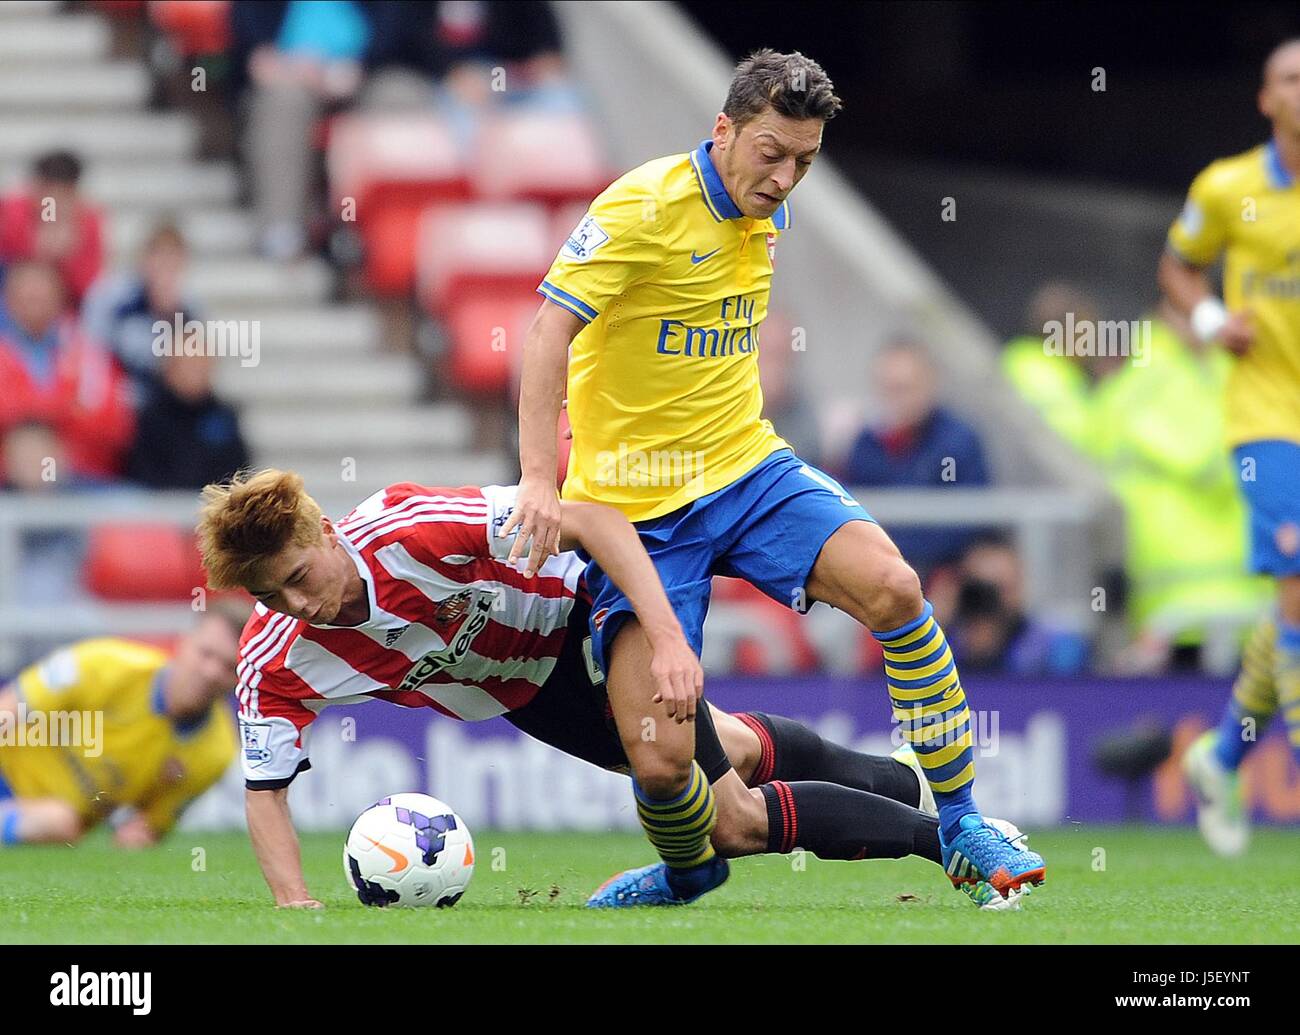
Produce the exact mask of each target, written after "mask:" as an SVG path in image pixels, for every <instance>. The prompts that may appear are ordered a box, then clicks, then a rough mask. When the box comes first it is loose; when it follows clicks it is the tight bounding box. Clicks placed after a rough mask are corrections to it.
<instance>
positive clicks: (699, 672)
mask: <svg viewBox="0 0 1300 1035" xmlns="http://www.w3.org/2000/svg"><path fill="white" fill-rule="evenodd" d="M650 676H651V678H652V679H653V680H654V685H655V695H654V698H653V700H654V702H655V704H662V705H664V706H665V707H666V708H667V710H668V717H669V718H670V719H672V720H673V721H674V722H677V723H682V722H693V721H694V720H695V710H696V703H697V702H698V701H699V699H700V695H701V694H702V693H704V669H702V668H701V667H700V659H699V658H697V657H696V656H695V651H693V650H691V645H690V644H689V643H687V642H686V637H684V636H678V637H675V638H674V639H671V640H668V641H667V642H664V643H658V644H655V645H654V657H653V658H652V659H651V660H650Z"/></svg>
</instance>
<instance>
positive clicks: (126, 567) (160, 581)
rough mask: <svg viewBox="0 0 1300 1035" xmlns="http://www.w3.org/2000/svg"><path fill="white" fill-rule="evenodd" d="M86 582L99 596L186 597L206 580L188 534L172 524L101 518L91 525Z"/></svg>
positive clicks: (121, 598) (115, 597)
mask: <svg viewBox="0 0 1300 1035" xmlns="http://www.w3.org/2000/svg"><path fill="white" fill-rule="evenodd" d="M85 580H86V588H87V589H88V590H90V592H91V593H93V594H94V595H95V596H97V597H99V598H101V599H103V600H136V601H170V600H190V599H192V595H193V592H194V589H195V587H198V586H204V585H206V584H207V578H206V577H205V576H204V574H203V567H202V564H201V563H200V561H199V552H198V550H197V549H196V548H195V546H194V537H193V536H192V535H191V534H190V533H189V532H187V531H185V530H184V529H181V528H177V527H176V526H174V525H154V524H107V525H100V526H98V527H96V528H94V529H92V530H91V532H90V536H89V541H88V543H87V549H86V567H85Z"/></svg>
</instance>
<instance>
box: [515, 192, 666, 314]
mask: <svg viewBox="0 0 1300 1035" xmlns="http://www.w3.org/2000/svg"><path fill="white" fill-rule="evenodd" d="M662 219H663V202H662V201H661V200H660V199H659V198H658V197H657V196H656V195H655V194H653V193H651V192H649V191H648V190H646V189H645V188H644V187H642V186H629V185H626V184H622V183H614V184H613V185H611V186H610V187H609V188H608V189H607V190H605V192H604V193H602V194H601V195H600V196H599V197H597V198H596V200H595V201H593V202H592V203H591V208H589V209H588V210H587V214H586V215H584V216H583V217H582V220H581V221H580V222H579V223H578V225H577V226H576V227H574V228H573V232H572V233H570V234H569V237H568V240H566V241H565V242H564V247H562V248H561V249H560V254H559V255H557V256H556V257H555V261H554V262H553V263H551V268H550V270H549V271H548V272H547V274H546V278H545V279H544V280H543V281H542V283H541V285H540V286H539V287H538V288H537V290H538V292H539V293H540V294H541V295H542V296H543V297H544V298H546V299H548V300H549V301H551V302H554V303H555V304H556V305H558V306H562V307H563V308H565V309H567V310H569V312H571V313H573V315H574V316H576V317H578V318H579V319H580V320H582V322H583V323H590V322H591V321H592V320H594V319H596V317H598V316H599V315H600V314H601V313H602V312H604V310H605V307H606V306H607V305H608V304H609V302H610V301H611V300H613V299H614V298H617V297H618V296H619V295H621V294H622V293H623V292H624V291H626V290H627V289H628V288H629V287H631V286H632V285H633V284H635V283H636V282H637V281H639V280H642V279H644V278H645V277H647V276H649V275H650V274H651V273H653V272H654V271H655V270H657V269H658V268H659V266H660V265H661V263H662V260H663V255H664V245H663V243H662V234H661V229H662Z"/></svg>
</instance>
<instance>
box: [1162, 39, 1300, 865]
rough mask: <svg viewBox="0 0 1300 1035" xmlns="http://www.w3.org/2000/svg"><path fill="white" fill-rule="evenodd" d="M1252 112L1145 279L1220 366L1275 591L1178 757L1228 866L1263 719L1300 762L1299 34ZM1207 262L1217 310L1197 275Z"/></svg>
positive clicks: (1271, 70)
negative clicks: (1257, 137) (1214, 352)
mask: <svg viewBox="0 0 1300 1035" xmlns="http://www.w3.org/2000/svg"><path fill="white" fill-rule="evenodd" d="M1258 104H1259V110H1260V113H1261V114H1262V115H1263V116H1264V117H1265V118H1267V119H1268V120H1269V122H1270V123H1272V134H1271V137H1270V139H1269V141H1268V142H1267V143H1264V144H1260V145H1259V146H1258V147H1254V148H1252V149H1251V150H1249V151H1246V152H1244V153H1243V154H1239V155H1234V156H1232V157H1231V158H1223V159H1220V160H1219V161H1217V162H1214V163H1212V164H1211V165H1210V166H1208V167H1207V168H1206V169H1205V170H1204V171H1202V172H1201V174H1200V175H1199V176H1197V177H1196V179H1195V180H1194V181H1193V182H1192V186H1191V190H1190V191H1189V192H1188V195H1187V203H1186V205H1185V206H1184V207H1183V211H1182V214H1181V215H1180V216H1179V217H1178V219H1177V221H1176V222H1175V223H1174V225H1173V226H1172V227H1171V228H1170V230H1169V241H1168V247H1167V249H1166V251H1165V254H1164V255H1163V256H1162V258H1161V260H1160V267H1159V271H1158V277H1159V281H1160V286H1161V288H1162V289H1163V290H1164V292H1165V294H1166V295H1167V296H1168V297H1169V300H1170V301H1171V302H1172V303H1173V304H1174V305H1175V306H1177V307H1178V308H1179V309H1181V310H1182V311H1183V312H1184V313H1186V314H1187V315H1188V316H1189V317H1190V319H1191V324H1192V329H1193V331H1194V332H1195V333H1196V334H1197V336H1198V337H1199V338H1200V339H1201V340H1202V341H1203V342H1205V343H1207V344H1208V343H1211V342H1217V343H1219V344H1221V345H1222V346H1223V347H1224V348H1225V349H1227V350H1228V351H1229V352H1230V353H1231V354H1232V355H1233V357H1234V360H1233V367H1232V370H1231V372H1230V374H1229V377H1228V385H1227V391H1226V397H1225V402H1226V405H1227V429H1228V445H1229V446H1231V447H1232V449H1233V455H1234V458H1235V461H1236V464H1237V467H1238V471H1239V475H1240V479H1241V488H1242V492H1243V494H1244V495H1245V498H1246V505H1247V507H1248V509H1249V511H1250V537H1251V567H1252V568H1253V569H1254V570H1255V571H1256V572H1257V573H1260V574H1264V575H1270V576H1272V577H1273V578H1274V579H1275V580H1276V581H1277V589H1278V593H1277V606H1276V608H1275V611H1274V613H1273V614H1271V615H1268V616H1267V617H1266V618H1265V619H1263V620H1262V621H1261V622H1260V624H1259V625H1258V626H1257V627H1256V629H1255V630H1254V631H1253V633H1252V634H1251V637H1250V639H1249V642H1248V643H1247V645H1246V650H1245V652H1244V654H1243V657H1242V667H1241V673H1240V675H1239V676H1238V678H1237V681H1236V682H1235V684H1234V685H1233V690H1232V696H1231V698H1230V699H1229V701H1228V705H1227V708H1226V709H1225V711H1224V714H1223V718H1222V720H1221V721H1220V723H1219V726H1218V728H1217V729H1215V730H1211V731H1210V732H1208V733H1206V734H1205V735H1204V736H1203V737H1201V738H1200V739H1199V740H1197V741H1196V742H1195V743H1194V744H1193V745H1192V746H1191V748H1190V749H1189V750H1188V752H1187V755H1186V758H1185V766H1186V771H1187V775H1188V778H1189V780H1190V782H1191V783H1192V785H1193V787H1194V788H1195V789H1196V792H1197V798H1198V815H1197V819H1198V822H1199V825H1200V828H1201V833H1202V834H1203V835H1204V837H1205V839H1206V841H1207V842H1208V843H1209V845H1210V847H1211V848H1213V849H1214V850H1215V851H1216V852H1218V853H1219V854H1221V855H1228V856H1233V855H1240V854H1241V853H1242V852H1244V851H1245V850H1246V846H1247V842H1248V839H1249V826H1248V817H1247V815H1246V810H1245V808H1244V806H1243V802H1242V796H1241V786H1240V783H1239V781H1238V779H1237V768H1238V766H1240V765H1241V762H1242V759H1243V758H1244V757H1245V755H1246V752H1247V751H1248V750H1249V749H1250V746H1251V745H1252V744H1254V743H1255V742H1256V740H1257V739H1258V736H1259V734H1260V733H1262V732H1263V727H1264V725H1265V724H1266V723H1267V722H1268V721H1269V720H1270V719H1271V718H1272V717H1273V715H1274V714H1276V713H1278V712H1281V713H1282V721H1283V722H1284V723H1285V724H1286V728H1287V734H1288V737H1289V738H1290V741H1291V749H1292V751H1293V752H1294V753H1295V755H1296V757H1297V759H1300V38H1297V39H1292V40H1288V41H1286V42H1284V43H1282V44H1280V45H1279V46H1277V47H1276V48H1274V50H1273V52H1272V53H1271V54H1270V55H1269V57H1268V59H1267V61H1266V62H1265V63H1264V69H1263V81H1262V83H1261V85H1260V89H1259V97H1258ZM1220 257H1222V258H1223V260H1224V267H1223V293H1224V297H1223V299H1222V300H1220V299H1219V298H1218V297H1217V296H1216V295H1215V294H1214V292H1213V291H1212V290H1211V287H1210V282H1209V278H1208V277H1207V276H1206V269H1207V268H1208V267H1210V266H1211V265H1213V264H1214V263H1215V262H1217V261H1218V259H1219V258H1220ZM1171 531H1172V530H1171Z"/></svg>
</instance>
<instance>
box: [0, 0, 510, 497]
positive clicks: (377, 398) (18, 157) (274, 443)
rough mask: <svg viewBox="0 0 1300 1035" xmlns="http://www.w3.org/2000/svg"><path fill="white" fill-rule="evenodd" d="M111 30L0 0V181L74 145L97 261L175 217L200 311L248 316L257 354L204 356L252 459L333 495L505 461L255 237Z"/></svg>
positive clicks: (229, 171)
mask: <svg viewBox="0 0 1300 1035" xmlns="http://www.w3.org/2000/svg"><path fill="white" fill-rule="evenodd" d="M110 36H111V34H110V31H109V26H108V24H107V22H106V21H105V17H104V16H103V15H100V14H96V13H89V12H75V13H65V12H63V11H62V10H60V9H59V8H58V6H57V5H55V4H53V3H44V2H40V0H35V2H33V0H18V2H14V0H8V2H5V3H0V184H2V185H3V186H4V187H5V188H6V189H7V188H8V187H10V186H11V185H13V183H14V182H16V181H17V180H18V179H20V178H21V177H22V176H23V174H24V173H25V170H26V166H27V164H28V163H29V162H30V160H31V158H32V157H33V156H34V155H35V154H37V153H39V152H41V151H43V150H46V149H48V148H52V147H68V148H71V149H73V150H75V151H76V152H78V153H79V154H80V155H81V157H82V159H83V160H84V161H85V163H86V176H85V181H84V183H85V190H86V192H87V194H89V195H90V196H91V197H92V198H94V199H95V200H96V201H97V202H99V203H100V204H101V205H102V206H103V207H104V209H105V210H106V211H107V213H108V214H109V227H108V242H107V248H108V253H109V254H108V261H107V263H106V266H107V268H108V269H122V268H126V267H128V266H129V265H130V264H131V263H132V262H133V261H134V258H135V255H136V253H137V249H138V247H139V244H140V243H141V241H142V240H143V239H144V237H145V236H146V235H147V234H148V232H149V230H150V228H151V227H152V226H153V225H154V224H155V222H157V221H158V220H160V219H163V218H172V219H175V220H176V221H177V222H179V223H180V225H181V227H182V228H183V230H184V231H185V233H186V235H187V236H188V238H189V240H190V244H191V249H192V252H193V262H192V269H191V277H190V280H191V288H192V293H193V295H194V297H195V298H196V299H197V300H198V301H199V302H200V303H201V305H202V307H203V312H204V315H205V317H206V318H208V319H213V320H241V321H257V322H258V324H259V331H260V343H261V349H260V353H261V359H260V362H259V363H258V365H256V366H248V367H245V366H242V365H241V364H240V362H239V360H238V359H236V358H233V357H231V358H224V359H220V360H218V361H217V365H218V385H219V388H220V390H221V392H222V394H223V395H224V396H225V397H226V398H228V399H230V400H231V401H233V402H236V403H238V404H239V405H240V407H241V411H242V413H243V415H244V426H245V431H246V433H247V435H248V438H249V441H250V444H251V445H252V447H253V450H254V453H255V457H256V460H257V462H258V463H259V464H265V465H275V466H280V467H292V468H294V469H296V470H299V471H301V472H302V474H303V475H304V477H305V478H306V480H307V484H308V487H309V488H311V489H312V490H313V491H314V492H315V493H317V494H318V496H319V497H320V498H321V500H322V503H327V505H329V506H330V507H331V508H337V507H338V506H341V505H346V504H347V503H348V502H350V501H351V500H352V499H354V498H359V497H360V496H361V495H364V494H365V493H367V492H369V491H372V490H373V489H375V488H377V487H379V486H381V485H383V484H385V483H387V482H391V481H400V480H414V481H425V482H429V483H432V484H451V485H459V484H466V483H486V482H493V481H500V480H502V479H504V478H508V477H510V473H511V471H510V467H511V465H510V462H509V460H508V459H507V458H505V457H503V456H501V455H500V454H498V453H495V452H479V451H476V450H475V449H474V448H473V445H472V442H471V438H472V427H473V423H472V420H471V419H470V418H471V415H470V412H469V411H468V409H467V408H466V407H464V406H462V405H460V404H458V403H454V402H450V403H439V404H437V405H427V404H421V403H420V402H418V398H417V397H418V393H419V386H420V379H421V375H420V371H419V368H418V364H417V362H416V360H415V359H414V358H412V357H411V356H409V355H405V354H400V353H396V352H392V351H386V350H385V349H384V348H383V342H382V340H381V338H382V329H381V321H380V319H379V317H378V314H377V312H376V311H375V310H374V309H372V308H371V307H370V306H368V305H365V304H355V303H351V304H338V303H335V302H333V301H331V290H332V286H333V277H332V274H331V271H330V270H329V268H328V267H327V265H326V264H324V263H323V262H321V261H319V260H317V259H314V258H313V259H305V260H302V261H299V262H295V263H289V264H277V263H272V262H270V261H268V260H266V259H263V258H260V257H258V256H257V255H256V254H255V253H254V250H253V244H254V240H255V237H256V230H257V227H256V222H255V218H254V216H253V214H252V213H251V212H249V211H247V210H245V209H242V208H240V207H239V184H238V178H237V174H236V170H235V168H234V166H233V165H231V164H230V163H228V162H209V161H198V160H196V159H195V158H194V157H193V156H194V155H195V154H196V153H197V147H198V142H199V129H198V125H197V124H196V122H195V121H194V120H193V119H192V118H190V117H189V116H188V115H187V114H185V113H177V112H157V111H151V110H149V109H148V107H147V103H148V97H149V93H150V84H149V76H148V72H147V69H146V68H145V66H144V64H143V62H136V61H122V60H116V59H113V58H111V57H110V56H109V52H110V42H111V40H110ZM350 472H354V477H352V478H350V477H349V476H348V475H349V473H350Z"/></svg>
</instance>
